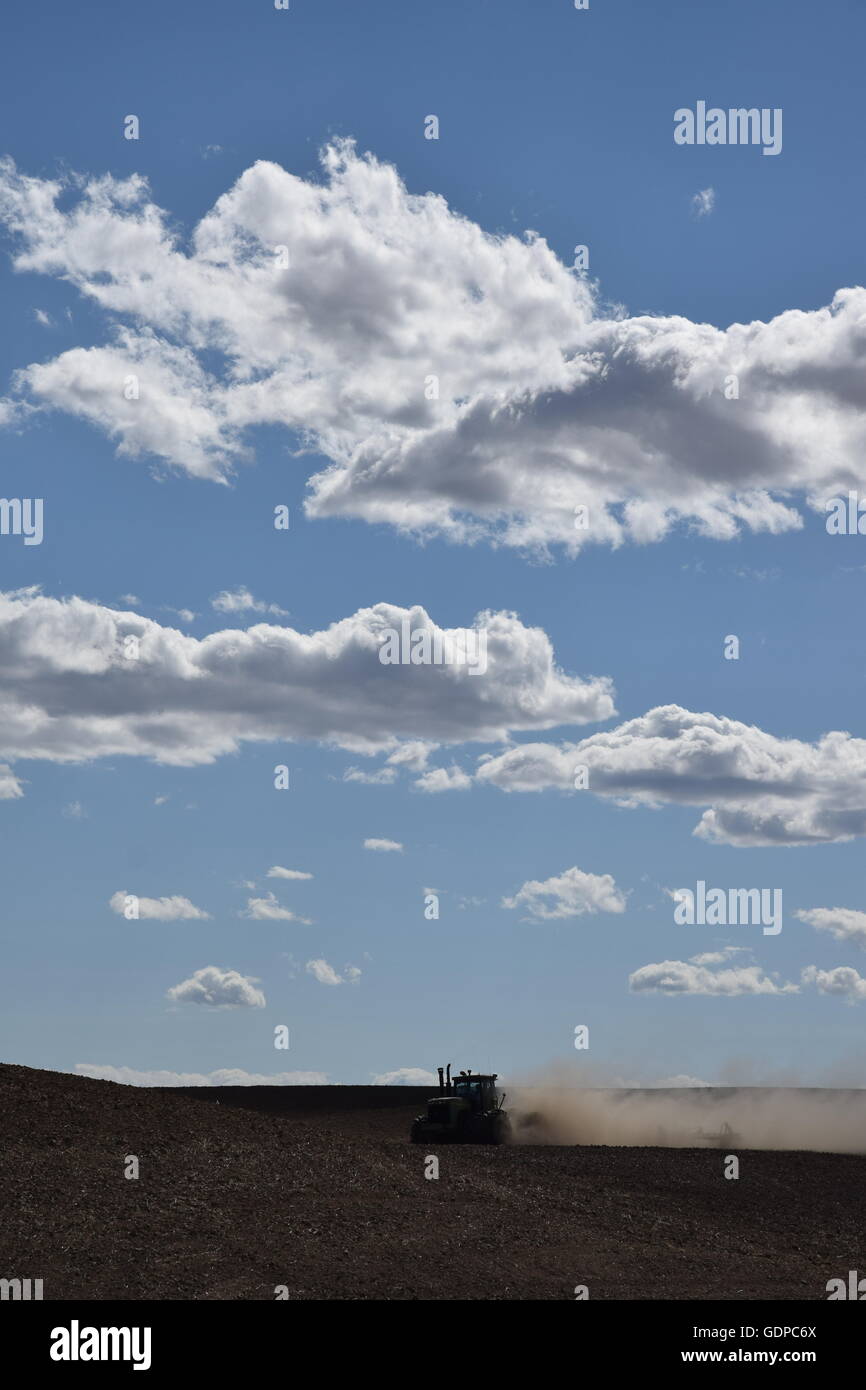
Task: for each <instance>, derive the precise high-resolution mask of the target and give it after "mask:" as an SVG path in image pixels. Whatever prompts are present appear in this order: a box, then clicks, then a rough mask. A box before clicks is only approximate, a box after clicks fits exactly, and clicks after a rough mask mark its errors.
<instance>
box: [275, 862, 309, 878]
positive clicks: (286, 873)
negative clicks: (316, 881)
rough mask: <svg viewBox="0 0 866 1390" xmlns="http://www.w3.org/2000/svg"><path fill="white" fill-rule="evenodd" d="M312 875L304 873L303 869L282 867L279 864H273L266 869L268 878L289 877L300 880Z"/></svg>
mask: <svg viewBox="0 0 866 1390" xmlns="http://www.w3.org/2000/svg"><path fill="white" fill-rule="evenodd" d="M312 877H313V875H312V874H305V873H304V871H303V869H284V868H283V867H282V866H281V865H280V864H274V865H273V867H272V868H270V869H268V878H291V879H298V880H300V879H306V878H312Z"/></svg>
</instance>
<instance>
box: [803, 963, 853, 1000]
mask: <svg viewBox="0 0 866 1390" xmlns="http://www.w3.org/2000/svg"><path fill="white" fill-rule="evenodd" d="M803 983H804V984H805V985H814V986H815V988H816V989H817V991H818V993H819V994H835V995H837V996H838V997H839V998H840V999H844V1000H845V1002H846V1004H859V1003H862V1002H863V1000H864V999H866V978H864V977H863V976H862V975H860V974H858V972H857V971H856V970H854V969H853V968H852V967H851V966H850V965H838V966H837V967H836V969H835V970H819V969H818V967H817V966H816V965H807V966H806V969H805V970H804V971H803Z"/></svg>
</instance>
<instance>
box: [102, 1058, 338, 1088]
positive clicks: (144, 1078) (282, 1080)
mask: <svg viewBox="0 0 866 1390" xmlns="http://www.w3.org/2000/svg"><path fill="white" fill-rule="evenodd" d="M75 1071H76V1073H77V1075H78V1076H89V1077H92V1078H93V1079H94V1080H96V1081H116V1082H118V1083H119V1084H120V1085H121V1086H327V1085H328V1073H327V1072H324V1071H278V1072H262V1073H258V1072H251V1071H242V1070H240V1069H239V1068H237V1067H222V1068H220V1070H218V1071H210V1072H197V1071H190V1072H183V1071H139V1070H137V1069H136V1068H135V1067H111V1066H103V1065H95V1064H94V1063H91V1062H77V1063H76V1065H75Z"/></svg>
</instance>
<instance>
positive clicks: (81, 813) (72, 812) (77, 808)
mask: <svg viewBox="0 0 866 1390" xmlns="http://www.w3.org/2000/svg"><path fill="white" fill-rule="evenodd" d="M60 814H61V815H62V816H65V817H66V819H67V820H86V819H87V812H86V811H85V809H84V807H83V806H82V804H81V802H80V801H70V802H69V804H68V805H67V806H64V807H63V810H62V811H61V813H60Z"/></svg>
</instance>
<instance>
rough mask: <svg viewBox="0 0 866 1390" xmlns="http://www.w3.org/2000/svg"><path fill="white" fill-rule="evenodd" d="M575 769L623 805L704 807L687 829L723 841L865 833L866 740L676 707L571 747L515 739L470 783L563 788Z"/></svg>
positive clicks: (790, 841)
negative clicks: (766, 727)
mask: <svg viewBox="0 0 866 1390" xmlns="http://www.w3.org/2000/svg"><path fill="white" fill-rule="evenodd" d="M578 767H585V768H586V769H587V778H588V788H589V791H590V792H594V793H595V794H597V795H599V796H606V797H613V798H615V799H616V800H617V801H618V802H619V804H620V805H623V806H627V807H635V806H648V807H658V806H662V805H665V804H679V805H685V806H701V805H703V806H707V807H709V809H708V810H706V811H704V813H703V815H702V816H701V819H700V821H699V822H698V824H697V826H696V827H695V831H694V833H695V834H696V835H698V836H700V837H701V838H703V839H706V840H711V841H716V842H719V843H723V844H731V845H740V846H749V845H798V844H800V845H808V844H824V843H829V842H832V841H836V840H850V839H852V838H853V837H854V836H858V835H864V834H866V739H858V738H852V737H851V735H850V734H847V733H842V732H833V733H828V734H825V735H824V736H823V737H822V738H820V739H819V740H818V741H817V743H804V742H800V741H799V740H798V739H793V738H789V739H782V738H776V737H775V736H774V735H772V734H768V733H765V732H764V731H763V730H762V729H758V728H756V727H755V726H754V725H751V724H742V723H740V722H739V721H738V720H735V719H728V718H725V717H723V716H718V715H714V714H706V713H704V714H694V713H692V712H691V711H690V710H685V709H681V708H680V707H679V706H678V705H663V706H659V707H658V708H656V709H652V710H649V712H648V713H647V714H644V715H641V716H640V717H639V718H637V719H630V720H628V721H627V723H625V724H620V725H618V726H617V727H616V728H613V729H608V730H605V731H603V732H600V733H596V734H591V735H590V736H589V737H588V738H586V739H583V740H582V741H580V742H578V743H566V744H550V743H523V744H519V745H517V746H515V747H513V748H510V749H508V750H507V751H506V752H505V753H502V754H500V755H499V756H496V757H489V756H488V757H484V758H482V759H481V761H480V763H479V766H478V769H477V772H476V780H477V781H478V782H480V783H482V784H489V783H492V784H493V785H495V786H497V787H500V788H501V789H502V790H503V791H523V792H525V791H543V790H545V789H549V788H559V789H561V790H563V791H571V790H572V789H573V786H574V779H575V769H576V768H578ZM575 794H576V795H580V796H586V795H587V791H586V790H581V791H579V792H577V793H575Z"/></svg>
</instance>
